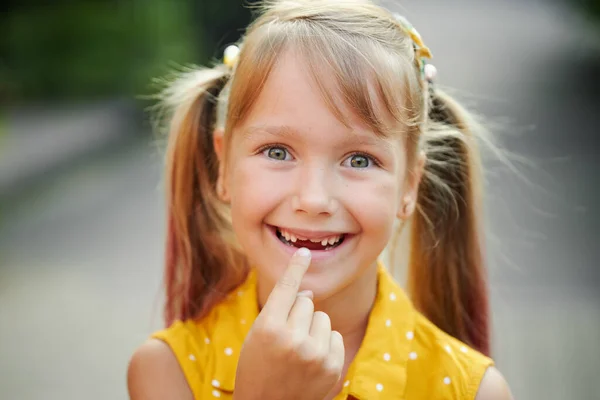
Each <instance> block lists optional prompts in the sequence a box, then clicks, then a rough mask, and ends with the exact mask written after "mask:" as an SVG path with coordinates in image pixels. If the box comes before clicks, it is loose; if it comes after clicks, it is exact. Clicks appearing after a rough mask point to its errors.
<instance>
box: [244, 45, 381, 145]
mask: <svg viewBox="0 0 600 400" xmlns="http://www.w3.org/2000/svg"><path fill="white" fill-rule="evenodd" d="M308 63H309V61H307V60H306V59H305V58H303V57H302V56H301V55H299V54H298V53H297V52H294V51H285V52H283V53H282V54H281V56H280V57H278V59H277V62H276V63H275V65H274V67H273V69H272V70H271V71H270V73H269V75H268V76H267V79H266V81H265V84H264V86H263V87H262V89H261V91H260V94H259V95H258V97H257V99H256V101H255V102H254V103H253V104H252V107H251V109H250V111H249V114H248V116H247V118H245V121H244V123H243V124H242V126H241V127H240V128H242V130H243V131H244V132H246V133H248V132H253V131H255V132H256V131H259V130H261V128H268V129H266V131H267V132H275V131H276V132H279V133H282V132H288V133H289V132H294V131H299V132H302V131H305V132H311V131H317V132H321V133H324V132H329V133H340V134H345V135H348V136H350V137H353V138H355V139H358V140H359V141H368V138H372V137H377V136H382V135H381V134H377V132H374V131H373V128H372V127H370V126H368V125H367V124H366V123H365V122H364V121H363V120H362V119H361V118H360V117H359V116H358V115H357V113H356V112H355V110H353V109H352V107H351V106H350V105H349V104H348V101H347V100H346V99H344V96H343V93H342V91H341V90H340V88H339V85H338V84H337V83H336V80H337V78H336V76H335V75H334V74H333V72H332V71H331V70H327V69H324V70H323V75H320V76H318V77H315V76H314V74H312V73H311V70H310V69H309V64H308ZM328 101H332V102H334V104H333V105H332V104H329V103H328ZM263 130H265V129H263ZM380 139H383V138H380Z"/></svg>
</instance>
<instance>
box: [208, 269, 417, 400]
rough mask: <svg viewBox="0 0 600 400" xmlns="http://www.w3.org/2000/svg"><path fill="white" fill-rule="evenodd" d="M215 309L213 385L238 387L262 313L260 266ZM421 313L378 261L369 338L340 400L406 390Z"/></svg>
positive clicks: (367, 334)
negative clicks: (248, 341)
mask: <svg viewBox="0 0 600 400" xmlns="http://www.w3.org/2000/svg"><path fill="white" fill-rule="evenodd" d="M211 314H213V315H212V318H211V319H213V321H218V323H216V324H215V325H214V331H213V333H212V335H211V336H212V338H213V340H212V343H213V346H214V348H215V352H214V354H215V355H214V357H215V360H214V361H215V376H214V379H213V381H212V382H213V386H214V387H215V388H217V387H218V388H219V389H220V390H223V391H227V392H233V389H234V385H235V371H236V368H237V364H238V360H239V354H240V350H241V347H242V344H243V343H244V339H245V337H246V335H247V334H248V332H249V330H250V327H251V326H252V323H253V322H254V320H255V319H256V317H257V316H258V300H257V294H256V273H255V271H254V270H251V272H250V273H249V275H248V278H247V279H246V281H245V282H244V283H243V284H242V285H241V286H239V287H238V288H237V289H236V290H234V291H233V292H232V293H230V294H229V296H228V297H227V299H226V300H225V301H223V302H222V303H221V304H220V305H218V306H217V307H215V308H214V309H213V313H211ZM415 316H416V314H415V312H414V308H413V307H412V304H411V302H410V300H409V299H408V297H407V296H406V294H405V293H404V291H403V290H402V289H401V288H400V287H399V286H398V284H397V283H396V282H395V281H394V279H393V277H392V276H391V275H390V273H389V272H388V271H387V270H386V268H385V267H384V266H383V264H382V263H381V262H378V285H377V295H376V298H375V303H374V304H373V308H372V310H371V314H370V316H369V321H368V324H367V330H366V333H365V337H364V339H363V342H362V345H361V347H360V349H359V351H358V353H357V354H356V357H355V358H354V360H353V361H352V364H351V365H350V367H349V369H348V373H347V375H346V377H345V378H344V386H343V389H342V392H341V393H340V395H339V396H338V397H336V399H338V398H341V399H345V398H347V396H348V395H352V396H353V397H355V398H357V399H360V400H362V399H373V398H377V397H379V396H381V395H384V394H385V393H386V392H387V393H394V394H396V395H397V394H398V393H404V388H405V386H406V371H407V368H406V363H407V361H408V359H409V353H410V347H411V346H410V345H411V343H410V342H411V340H412V338H413V337H414V333H413V327H414V324H415Z"/></svg>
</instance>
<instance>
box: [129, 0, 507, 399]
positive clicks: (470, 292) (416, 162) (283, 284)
mask: <svg viewBox="0 0 600 400" xmlns="http://www.w3.org/2000/svg"><path fill="white" fill-rule="evenodd" d="M240 48H241V51H240V53H239V55H236V54H231V50H228V52H227V54H226V56H227V57H226V60H225V61H226V62H225V64H223V65H218V66H216V67H215V68H213V69H202V70H198V71H191V72H189V73H186V74H185V75H184V76H182V77H181V79H179V80H177V81H176V82H175V83H174V84H173V85H171V86H170V87H169V88H168V89H167V90H166V92H165V94H166V103H167V105H169V106H173V114H172V119H171V125H170V136H169V145H168V157H167V174H168V178H169V186H168V188H169V198H168V240H167V252H166V254H167V259H166V275H165V279H166V307H165V316H166V323H167V326H168V328H167V329H165V330H163V331H160V332H157V333H156V334H154V335H153V337H152V338H151V339H150V340H149V341H148V342H147V343H145V344H144V345H142V346H141V347H140V348H139V349H138V350H137V351H136V352H135V354H134V355H133V358H132V360H131V363H130V366H129V372H128V384H129V393H130V397H131V398H132V399H167V398H168V399H192V398H197V399H208V398H213V397H216V398H219V397H220V398H233V399H236V400H246V399H315V400H321V399H334V398H335V399H369V400H370V399H377V398H380V399H401V398H406V399H418V398H419V399H420V398H426V399H475V398H476V399H487V400H490V399H510V398H511V396H510V393H509V390H508V388H507V385H506V383H505V381H504V379H503V378H502V376H501V375H500V373H499V372H498V371H497V370H496V369H494V367H493V362H492V360H491V359H490V358H488V355H489V346H490V345H489V331H488V316H487V295H486V289H485V282H484V268H483V255H482V253H483V252H482V238H481V233H480V232H481V231H480V227H479V226H478V224H479V221H478V219H477V215H478V211H479V208H480V201H481V200H480V198H479V193H478V182H477V173H478V171H477V168H478V164H477V154H476V152H475V150H474V143H473V141H474V139H473V138H472V136H471V131H470V130H469V125H468V123H467V121H468V118H467V115H466V114H465V112H464V111H463V110H462V109H461V108H460V107H459V106H458V105H457V104H456V103H455V102H453V101H452V100H451V99H450V98H449V97H448V96H446V95H444V94H443V93H441V92H440V91H439V90H437V89H436V88H435V87H434V86H433V85H432V82H430V81H431V80H432V79H433V76H434V73H435V70H434V68H432V66H431V65H428V64H426V59H427V58H429V57H430V53H429V50H428V49H427V48H426V47H425V46H424V45H423V43H422V41H421V39H420V37H419V35H418V33H417V32H416V30H414V29H413V28H412V27H411V26H410V25H409V24H408V23H407V22H406V20H404V19H403V18H401V17H396V16H394V15H391V14H390V13H388V12H387V11H386V10H385V9H383V8H380V7H378V6H375V5H373V4H371V3H370V2H368V1H360V0H354V1H315V0H293V1H276V2H272V3H270V4H268V5H267V6H266V7H265V10H264V12H263V13H262V15H261V16H260V17H259V18H258V19H256V20H255V22H254V23H253V24H252V25H251V26H250V27H249V29H248V31H247V33H246V35H245V37H244V39H243V41H242V42H241V45H240ZM397 218H398V219H400V220H401V222H402V221H407V220H409V219H410V221H411V226H412V232H411V233H412V236H411V237H412V245H411V250H410V273H409V284H408V289H409V293H410V300H409V297H408V296H407V295H405V294H404V292H403V291H402V289H401V288H400V287H399V286H398V285H397V284H396V283H395V282H394V280H393V278H392V277H391V275H390V274H389V273H388V272H387V271H386V269H385V268H384V266H383V265H382V264H381V263H379V262H378V257H379V255H380V254H381V253H382V251H383V250H384V248H385V247H386V245H387V244H388V242H389V241H390V239H391V238H392V236H393V234H394V231H395V229H396V223H395V222H396V219H397Z"/></svg>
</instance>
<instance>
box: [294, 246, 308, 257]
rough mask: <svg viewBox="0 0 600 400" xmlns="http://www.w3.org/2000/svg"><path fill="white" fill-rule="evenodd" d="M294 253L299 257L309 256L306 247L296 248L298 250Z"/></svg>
mask: <svg viewBox="0 0 600 400" xmlns="http://www.w3.org/2000/svg"><path fill="white" fill-rule="evenodd" d="M296 254H298V255H299V256H300V257H306V258H310V250H309V249H307V248H306V247H302V248H300V249H298V251H296Z"/></svg>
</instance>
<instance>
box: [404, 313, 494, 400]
mask: <svg viewBox="0 0 600 400" xmlns="http://www.w3.org/2000/svg"><path fill="white" fill-rule="evenodd" d="M411 347H412V352H413V353H411V355H412V357H411V358H410V361H409V363H408V375H409V376H408V377H409V385H408V387H407V389H408V391H409V392H410V393H411V394H413V395H414V396H425V395H426V396H428V397H430V398H461V399H471V400H473V399H476V395H477V393H478V392H479V391H480V386H481V385H482V382H483V380H484V376H486V375H488V373H487V372H486V371H488V369H490V368H492V367H493V365H494V362H493V360H492V359H491V358H489V357H487V356H485V355H484V354H482V353H480V352H478V351H477V350H475V349H473V348H471V347H469V346H468V345H466V344H464V343H463V342H461V341H459V340H457V339H456V338H454V337H452V336H450V335H448V334H447V333H445V332H444V331H442V330H441V329H439V328H438V327H437V326H435V325H434V324H433V323H432V322H430V321H429V320H428V319H427V318H425V317H424V316H423V315H421V314H420V313H417V317H416V320H415V329H414V338H413V343H412V346H411ZM486 379H490V378H486ZM491 379H492V380H493V381H494V382H495V378H494V377H493V375H492V378H491ZM485 385H488V384H487V383H486V384H485ZM477 399H478V400H481V399H482V398H477ZM495 399H496V398H489V399H488V398H486V397H483V400H495ZM498 399H502V398H498Z"/></svg>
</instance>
